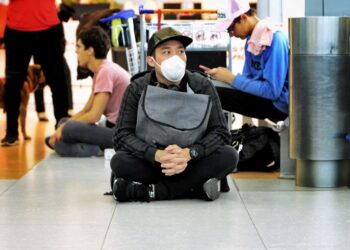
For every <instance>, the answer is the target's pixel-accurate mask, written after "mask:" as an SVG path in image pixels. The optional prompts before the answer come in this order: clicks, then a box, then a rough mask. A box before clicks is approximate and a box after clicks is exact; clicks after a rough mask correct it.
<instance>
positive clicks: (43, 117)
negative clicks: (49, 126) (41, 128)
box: [38, 112, 49, 122]
mask: <svg viewBox="0 0 350 250" xmlns="http://www.w3.org/2000/svg"><path fill="white" fill-rule="evenodd" d="M38 119H39V121H40V122H48V121H49V118H47V116H46V113H45V112H39V113H38Z"/></svg>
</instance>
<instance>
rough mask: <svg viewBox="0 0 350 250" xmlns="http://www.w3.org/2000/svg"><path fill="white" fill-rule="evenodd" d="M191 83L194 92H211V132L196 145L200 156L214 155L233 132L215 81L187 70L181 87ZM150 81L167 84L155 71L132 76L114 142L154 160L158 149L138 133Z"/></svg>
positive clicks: (115, 147) (143, 157)
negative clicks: (140, 106) (139, 113)
mask: <svg viewBox="0 0 350 250" xmlns="http://www.w3.org/2000/svg"><path fill="white" fill-rule="evenodd" d="M187 82H188V84H189V86H190V87H191V89H192V90H193V91H194V93H199V94H206V95H209V96H210V98H211V101H212V104H213V106H212V109H211V114H210V118H209V122H208V128H207V132H206V134H205V135H204V136H203V138H202V139H200V140H199V141H197V142H196V143H195V144H194V145H193V147H195V148H196V150H197V151H198V153H199V156H198V159H200V158H202V157H204V156H207V155H209V154H211V153H212V152H214V151H215V150H216V149H217V148H218V147H220V146H222V145H226V144H229V133H228V128H227V122H226V120H225V117H224V114H223V112H222V109H221V104H220V100H219V97H218V95H217V93H216V90H215V87H214V86H213V84H212V83H211V81H210V80H209V79H208V78H207V77H206V76H205V75H203V74H201V73H199V72H192V71H186V74H185V76H184V77H183V79H182V81H181V83H180V86H179V88H178V90H179V91H182V92H186V85H187ZM148 84H149V85H153V86H156V85H160V86H162V87H165V88H166V87H167V86H165V85H163V84H160V83H158V82H157V79H156V77H155V72H154V71H147V72H142V73H139V74H137V75H135V76H134V77H133V78H131V84H130V85H129V86H128V88H127V89H126V91H125V94H124V97H123V102H122V105H121V108H120V113H119V118H118V120H117V123H116V126H115V132H114V136H113V144H114V149H115V150H116V151H118V150H123V151H128V152H130V153H131V154H132V155H134V156H135V157H138V158H141V159H146V160H148V161H149V162H151V163H153V162H154V157H155V153H156V150H157V148H156V147H155V146H154V145H152V144H148V143H146V142H144V141H143V140H141V139H139V138H138V137H136V135H135V129H136V121H137V109H138V104H139V100H140V98H141V94H142V91H143V89H144V88H145V86H147V85H148Z"/></svg>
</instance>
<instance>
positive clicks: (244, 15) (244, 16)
mask: <svg viewBox="0 0 350 250" xmlns="http://www.w3.org/2000/svg"><path fill="white" fill-rule="evenodd" d="M240 17H241V21H243V22H246V21H247V19H248V15H246V14H242V15H240Z"/></svg>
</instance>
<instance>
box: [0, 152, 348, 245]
mask: <svg viewBox="0 0 350 250" xmlns="http://www.w3.org/2000/svg"><path fill="white" fill-rule="evenodd" d="M109 174H110V169H109V164H108V161H105V160H104V159H103V158H89V159H86V158H85V159H83V158H81V159H76V158H75V159H72V158H60V157H58V156H56V155H55V154H51V155H49V156H48V157H47V158H46V159H45V160H43V161H42V162H40V163H39V164H38V165H37V166H36V167H34V168H33V169H32V170H31V171H30V172H28V173H27V174H26V175H25V176H24V177H22V178H21V179H19V180H0V211H1V212H0V249H152V250H153V249H201V250H202V249H349V245H350V239H349V237H348V235H349V231H350V213H349V211H350V191H349V189H347V188H341V189H328V190H314V189H301V188H295V186H294V181H293V180H280V179H260V180H257V179H255V180H253V179H235V181H234V183H231V192H230V193H225V194H222V196H221V197H220V199H219V200H217V201H214V202H205V201H201V200H181V201H166V202H151V203H137V202H136V203H124V204H116V203H115V202H114V201H113V199H112V197H110V196H104V195H103V193H104V192H105V191H108V190H109V182H108V180H109Z"/></svg>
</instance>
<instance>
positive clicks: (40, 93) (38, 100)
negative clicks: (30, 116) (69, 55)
mask: <svg viewBox="0 0 350 250" xmlns="http://www.w3.org/2000/svg"><path fill="white" fill-rule="evenodd" d="M63 62H64V73H65V74H66V80H67V82H66V84H67V87H68V108H69V109H73V94H72V80H71V76H70V68H69V66H68V63H67V60H66V58H64V60H63ZM34 63H36V64H39V63H38V62H37V61H36V60H35V58H34ZM34 100H35V111H36V112H38V113H40V112H45V99H44V86H42V87H40V88H38V89H37V90H35V92H34Z"/></svg>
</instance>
